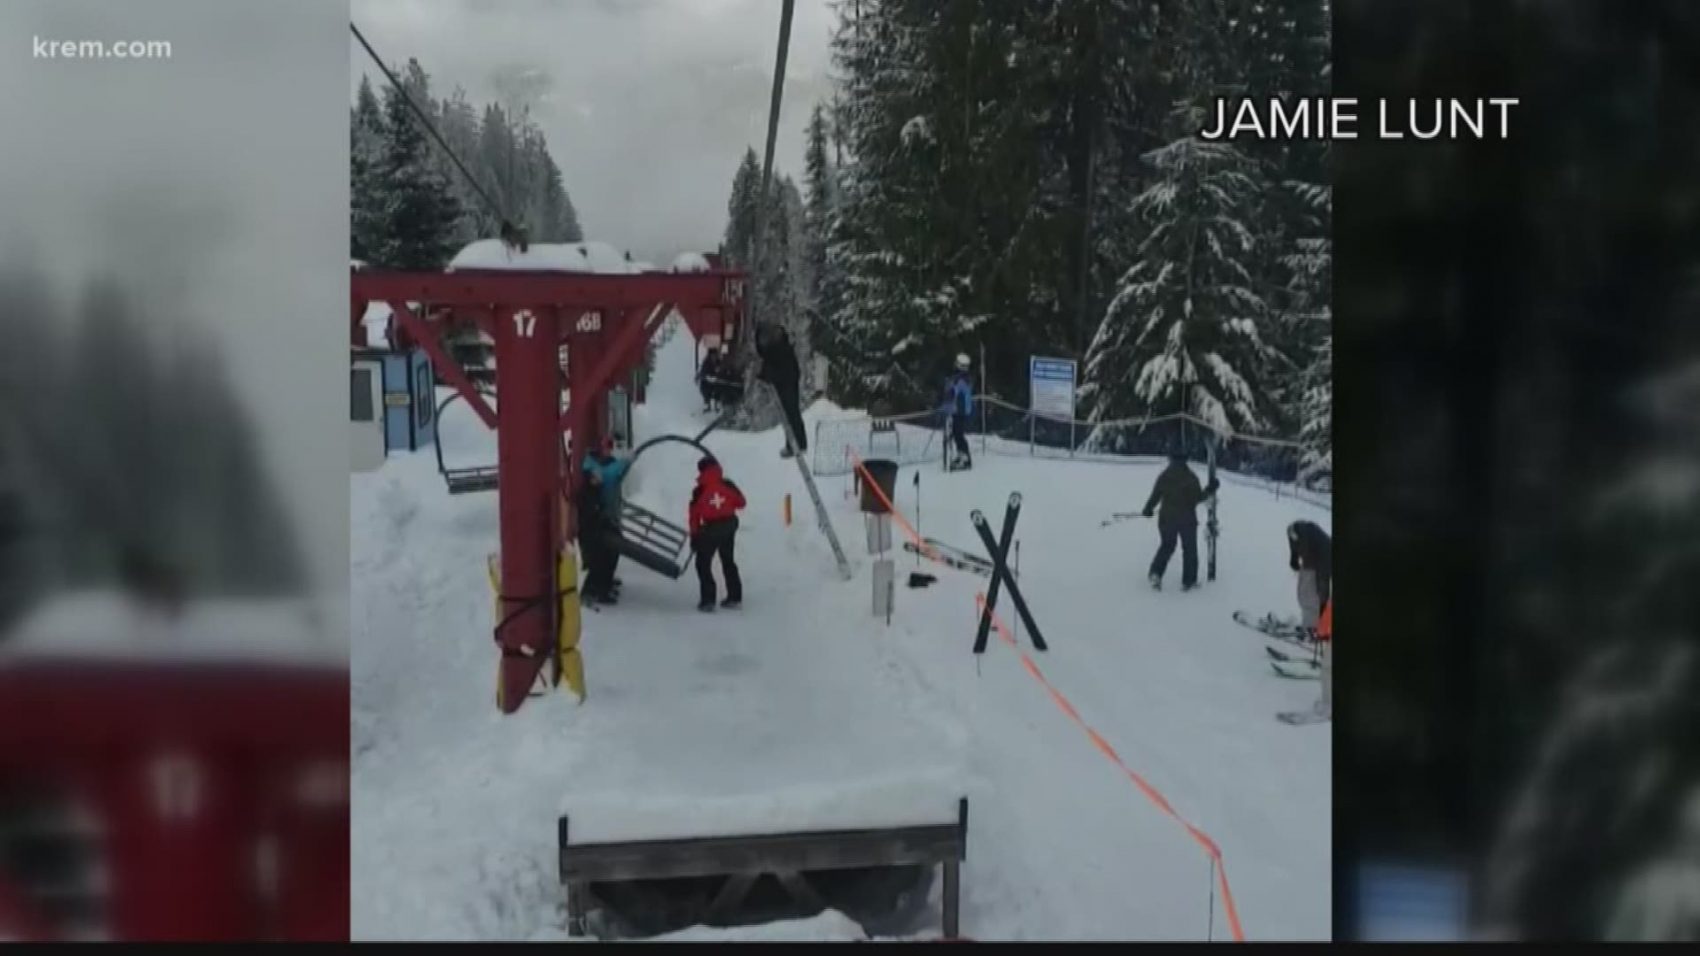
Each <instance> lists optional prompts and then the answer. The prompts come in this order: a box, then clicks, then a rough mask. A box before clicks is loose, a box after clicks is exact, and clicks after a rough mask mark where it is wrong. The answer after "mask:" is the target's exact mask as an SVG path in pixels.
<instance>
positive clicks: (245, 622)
mask: <svg viewBox="0 0 1700 956" xmlns="http://www.w3.org/2000/svg"><path fill="white" fill-rule="evenodd" d="M328 623H329V622H326V621H324V620H323V619H321V618H320V617H318V615H317V611H316V609H315V608H314V607H313V605H312V604H311V603H310V602H308V601H302V600H276V601H242V600H223V601H196V602H192V603H190V604H188V605H187V606H186V607H185V608H184V609H183V612H182V614H180V615H177V616H175V617H167V616H166V615H164V614H162V613H160V612H159V611H156V610H152V609H150V608H147V607H145V606H144V605H142V604H141V603H139V602H138V601H136V600H135V599H134V598H132V597H130V596H129V595H127V594H123V593H121V592H107V591H90V592H80V593H75V594H70V595H67V596H64V597H61V598H58V599H55V600H52V601H49V602H47V603H46V604H44V605H42V606H41V607H40V608H38V609H36V611H35V612H34V613H32V614H30V615H29V616H28V617H26V618H25V619H24V620H23V621H22V622H21V623H20V624H19V625H18V626H17V627H16V628H15V629H14V630H13V631H12V632H11V634H10V635H9V636H8V637H7V638H6V639H5V640H4V641H3V642H0V662H11V661H29V660H39V659H42V658H67V657H72V658H97V659H102V660H109V661H121V662H138V663H141V662H145V663H173V662H176V663H191V662H199V663H210V662H219V663H256V664H297V665H313V666H324V667H336V668H343V667H346V666H347V663H348V648H347V647H346V646H338V645H336V644H335V643H334V642H333V641H332V640H331V638H330V637H329V636H328V635H329V630H330V629H328V628H327V627H326V626H325V625H326V624H328Z"/></svg>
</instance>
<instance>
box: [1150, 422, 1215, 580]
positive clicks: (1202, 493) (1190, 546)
mask: <svg viewBox="0 0 1700 956" xmlns="http://www.w3.org/2000/svg"><path fill="white" fill-rule="evenodd" d="M1218 487H1220V483H1219V482H1218V481H1217V480H1216V479H1215V478H1211V479H1210V484H1209V485H1208V486H1205V487H1200V486H1199V483H1198V476H1197V475H1195V474H1193V473H1192V469H1191V468H1188V467H1187V464H1186V453H1185V452H1184V451H1182V450H1181V447H1180V445H1178V444H1177V445H1176V446H1175V447H1174V449H1173V450H1172V451H1171V452H1170V453H1169V466H1168V467H1167V468H1164V469H1163V473H1162V474H1160V475H1158V476H1157V481H1156V483H1155V484H1153V485H1152V487H1151V497H1150V498H1149V499H1147V500H1146V502H1145V510H1144V512H1143V514H1144V515H1145V517H1147V518H1149V517H1151V516H1152V515H1153V514H1156V515H1157V532H1158V534H1160V535H1161V536H1162V539H1161V542H1160V543H1159V544H1158V546H1157V554H1156V556H1155V557H1153V558H1152V559H1151V572H1150V580H1151V586H1152V587H1153V588H1156V589H1158V590H1162V588H1163V574H1164V572H1165V571H1167V570H1168V567H1169V558H1170V557H1172V556H1173V555H1174V553H1175V544H1176V542H1179V544H1180V546H1181V590H1183V591H1190V590H1192V589H1193V588H1195V587H1198V505H1199V503H1200V502H1202V501H1203V500H1204V499H1206V498H1208V497H1210V496H1211V495H1212V494H1214V493H1215V492H1216V489H1217V488H1218ZM1159 506H1161V509H1162V510H1161V512H1158V508H1159Z"/></svg>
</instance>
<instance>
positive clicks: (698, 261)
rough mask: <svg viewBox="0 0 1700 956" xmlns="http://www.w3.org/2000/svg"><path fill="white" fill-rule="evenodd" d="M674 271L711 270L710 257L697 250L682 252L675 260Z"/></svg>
mask: <svg viewBox="0 0 1700 956" xmlns="http://www.w3.org/2000/svg"><path fill="white" fill-rule="evenodd" d="M673 271H674V272H707V271H709V265H708V259H707V258H706V257H704V256H703V255H702V254H701V253H697V252H684V253H680V254H679V257H678V258H677V259H674V260H673Z"/></svg>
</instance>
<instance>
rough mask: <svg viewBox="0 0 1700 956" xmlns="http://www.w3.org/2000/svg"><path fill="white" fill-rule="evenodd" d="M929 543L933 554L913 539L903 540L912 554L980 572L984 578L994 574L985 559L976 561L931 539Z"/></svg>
mask: <svg viewBox="0 0 1700 956" xmlns="http://www.w3.org/2000/svg"><path fill="white" fill-rule="evenodd" d="M927 543H928V544H929V545H932V547H933V553H932V554H928V553H927V552H926V551H925V550H923V549H922V548H921V547H920V546H919V545H917V544H916V543H915V542H913V541H905V542H903V550H905V551H907V552H909V553H910V554H918V555H921V556H922V557H924V558H933V559H936V560H937V561H938V562H939V563H940V564H943V565H945V566H946V567H951V568H955V569H956V570H958V571H967V572H968V573H969V574H978V575H979V576H980V577H983V578H989V577H991V576H992V566H991V565H990V564H987V563H985V562H983V561H975V560H973V559H971V558H965V557H963V556H962V555H959V554H955V553H953V552H951V551H948V550H946V549H944V548H941V547H939V546H938V545H936V544H933V543H932V542H931V541H929V542H927Z"/></svg>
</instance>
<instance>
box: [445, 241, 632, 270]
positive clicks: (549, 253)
mask: <svg viewBox="0 0 1700 956" xmlns="http://www.w3.org/2000/svg"><path fill="white" fill-rule="evenodd" d="M463 269H489V270H501V271H507V272H592V273H600V274H604V275H631V274H633V273H635V272H638V271H640V270H639V269H638V268H637V265H636V264H635V263H633V262H631V261H630V260H628V259H627V258H626V255H625V253H623V252H621V251H620V250H618V249H616V248H614V247H613V246H611V245H609V244H607V243H606V242H572V243H533V244H532V245H531V246H529V247H527V249H526V250H525V251H524V252H520V251H519V250H518V249H513V248H510V247H509V246H508V245H507V244H506V243H504V242H502V240H500V239H480V240H478V241H477V242H474V243H472V244H471V245H469V246H467V247H466V248H465V249H462V250H461V251H460V252H459V253H458V254H457V255H456V256H455V257H454V259H453V260H451V261H450V262H449V265H448V268H447V269H446V270H444V271H446V272H456V271H459V270H463Z"/></svg>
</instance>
